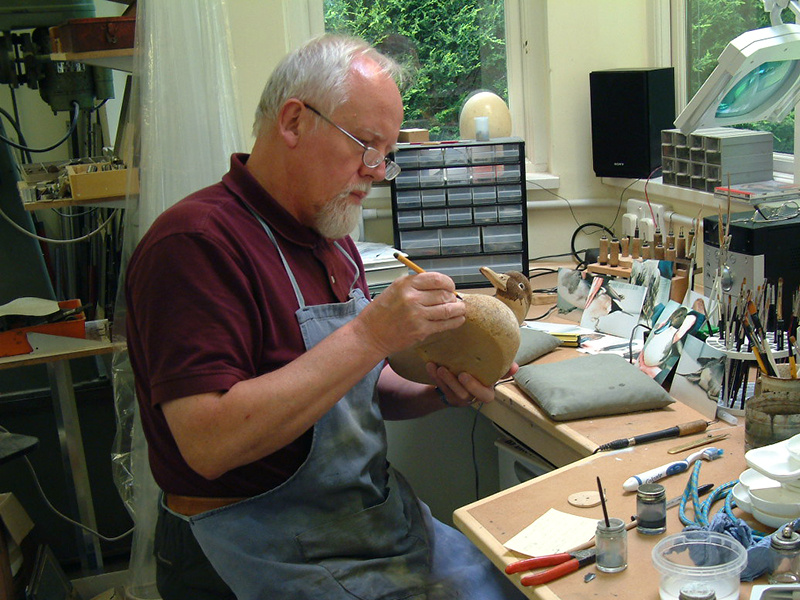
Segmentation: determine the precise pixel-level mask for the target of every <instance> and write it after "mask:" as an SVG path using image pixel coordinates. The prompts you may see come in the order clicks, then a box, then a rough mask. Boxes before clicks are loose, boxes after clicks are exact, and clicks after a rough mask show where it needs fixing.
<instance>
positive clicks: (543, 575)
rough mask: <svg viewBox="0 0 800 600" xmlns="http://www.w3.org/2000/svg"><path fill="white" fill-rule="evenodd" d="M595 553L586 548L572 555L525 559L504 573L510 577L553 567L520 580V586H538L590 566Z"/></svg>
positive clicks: (508, 567) (515, 563)
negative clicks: (514, 574)
mask: <svg viewBox="0 0 800 600" xmlns="http://www.w3.org/2000/svg"><path fill="white" fill-rule="evenodd" d="M595 551H596V550H595V548H587V549H586V550H579V551H578V552H572V553H567V552H562V553H561V554H548V555H546V556H536V557H534V558H526V559H523V560H518V561H517V562H513V563H511V564H510V565H507V566H506V573H507V574H508V575H511V574H513V573H520V572H522V571H530V570H531V569H538V568H540V567H553V568H552V569H547V570H545V571H540V572H539V573H534V574H532V575H525V576H523V577H522V579H521V580H520V583H522V585H540V584H542V583H547V582H548V581H553V580H554V579H558V578H559V577H562V576H564V575H567V574H568V573H572V572H574V571H577V570H578V569H580V568H581V567H585V566H586V565H590V564H592V563H593V562H594V561H595ZM553 565H557V566H553Z"/></svg>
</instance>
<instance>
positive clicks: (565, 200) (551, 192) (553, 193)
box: [530, 181, 581, 225]
mask: <svg viewBox="0 0 800 600" xmlns="http://www.w3.org/2000/svg"><path fill="white" fill-rule="evenodd" d="M530 183H532V184H533V185H535V186H536V187H539V188H541V189H543V190H544V191H545V192H547V193H548V194H550V195H551V196H555V197H556V198H558V199H559V200H563V201H564V202H566V203H567V208H569V212H570V214H571V215H572V219H573V220H574V221H575V222H576V223H577V224H578V225H580V224H581V222H580V221H579V220H578V217H576V216H575V212H574V211H573V210H572V204H570V203H569V200H567V199H566V198H564V196H560V195H558V194H556V193H555V192H554V191H553V190H548V189H547V188H546V187H544V186H543V185H541V184H539V183H536V182H535V181H531V182H530Z"/></svg>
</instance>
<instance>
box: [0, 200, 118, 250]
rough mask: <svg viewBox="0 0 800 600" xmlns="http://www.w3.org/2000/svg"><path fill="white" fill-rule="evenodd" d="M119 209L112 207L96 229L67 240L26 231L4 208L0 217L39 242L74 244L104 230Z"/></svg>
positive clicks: (0, 211) (0, 212)
mask: <svg viewBox="0 0 800 600" xmlns="http://www.w3.org/2000/svg"><path fill="white" fill-rule="evenodd" d="M119 210H120V209H118V208H115V209H114V212H112V213H111V215H110V216H109V217H108V218H107V219H106V220H105V221H103V222H102V223H101V224H100V225H99V226H98V227H97V229H95V230H94V231H90V232H89V233H87V234H86V235H82V236H80V237H76V238H71V239H68V240H56V239H53V238H47V237H42V236H41V235H36V234H35V233H31V232H30V231H28V230H27V229H25V228H24V227H22V226H20V225H18V224H17V223H16V222H15V221H14V220H13V219H12V218H11V217H9V216H8V215H7V214H6V213H5V211H4V210H2V209H0V217H3V218H4V219H5V220H6V221H8V223H9V224H10V225H11V226H12V227H13V228H14V229H16V230H17V231H19V232H20V233H22V234H24V235H27V236H28V237H32V238H33V239H36V240H39V241H40V242H48V243H50V244H74V243H76V242H83V241H85V240H88V239H89V238H92V237H94V236H95V235H97V234H98V233H100V232H101V231H103V230H104V229H105V228H106V227H107V226H108V224H109V223H111V220H112V219H113V218H114V217H115V216H116V214H117V213H118V212H119Z"/></svg>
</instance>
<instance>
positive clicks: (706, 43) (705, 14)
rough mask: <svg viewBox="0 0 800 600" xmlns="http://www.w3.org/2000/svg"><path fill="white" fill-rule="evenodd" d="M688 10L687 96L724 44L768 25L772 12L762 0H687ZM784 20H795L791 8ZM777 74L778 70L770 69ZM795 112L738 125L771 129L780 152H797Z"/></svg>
mask: <svg viewBox="0 0 800 600" xmlns="http://www.w3.org/2000/svg"><path fill="white" fill-rule="evenodd" d="M685 4H686V7H685V11H686V13H685V14H686V77H687V79H686V92H687V96H686V98H683V99H680V100H682V102H681V104H685V102H687V101H688V100H689V99H691V98H692V96H694V94H695V93H696V92H697V90H699V89H700V86H701V85H702V84H703V82H704V81H705V80H706V79H707V78H708V76H709V75H710V74H711V72H712V71H713V70H714V67H716V65H717V58H718V57H719V55H720V53H721V52H722V50H723V49H724V48H725V46H726V45H727V44H728V42H730V41H731V40H733V39H734V38H736V37H737V36H738V35H740V34H742V33H744V32H745V31H750V30H753V29H759V28H761V27H769V26H770V19H769V14H768V13H767V12H766V11H765V10H764V2H763V0H685ZM783 21H784V22H785V23H791V22H794V15H793V14H792V12H791V11H789V10H785V11H784V14H783ZM769 75H770V76H771V77H773V78H774V76H775V75H776V71H775V70H772V71H770V73H769ZM794 114H795V111H794V110H793V111H792V112H790V113H789V115H788V116H787V117H786V118H785V119H784V120H783V122H781V123H772V122H769V121H760V122H756V123H748V124H743V125H737V127H739V128H742V129H758V130H762V131H771V132H772V133H773V136H774V148H775V152H777V153H785V154H794V139H795V134H794Z"/></svg>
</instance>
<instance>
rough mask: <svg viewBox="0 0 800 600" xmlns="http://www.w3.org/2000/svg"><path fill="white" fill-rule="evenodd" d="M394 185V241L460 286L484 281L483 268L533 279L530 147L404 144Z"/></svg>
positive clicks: (499, 142)
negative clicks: (527, 170) (527, 154)
mask: <svg viewBox="0 0 800 600" xmlns="http://www.w3.org/2000/svg"><path fill="white" fill-rule="evenodd" d="M394 160H395V161H396V162H397V164H399V165H400V167H402V169H403V170H402V171H401V172H400V174H399V175H398V176H397V178H396V179H395V180H394V181H392V213H393V222H394V244H395V247H396V248H398V249H399V250H402V251H403V252H405V253H406V254H408V255H409V257H410V258H411V259H412V260H413V261H414V262H416V263H417V264H418V265H419V266H420V267H422V268H423V269H425V270H427V271H439V272H440V273H444V274H446V275H449V276H450V277H452V278H453V281H455V283H456V285H457V286H459V287H464V286H465V285H473V286H474V285H475V284H478V285H482V284H486V283H487V282H486V279H485V278H484V277H483V275H481V274H480V272H479V270H478V269H479V268H480V267H482V266H487V267H490V268H491V269H493V270H494V271H497V272H498V273H503V272H505V271H511V270H514V271H520V272H522V273H525V274H526V275H527V274H528V225H527V211H526V210H525V202H526V199H525V178H524V175H525V166H524V164H525V144H524V142H523V141H522V140H520V139H519V138H498V139H493V140H490V141H488V142H472V141H459V142H441V143H425V144H400V145H399V146H398V148H397V150H396V152H395V155H394Z"/></svg>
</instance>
